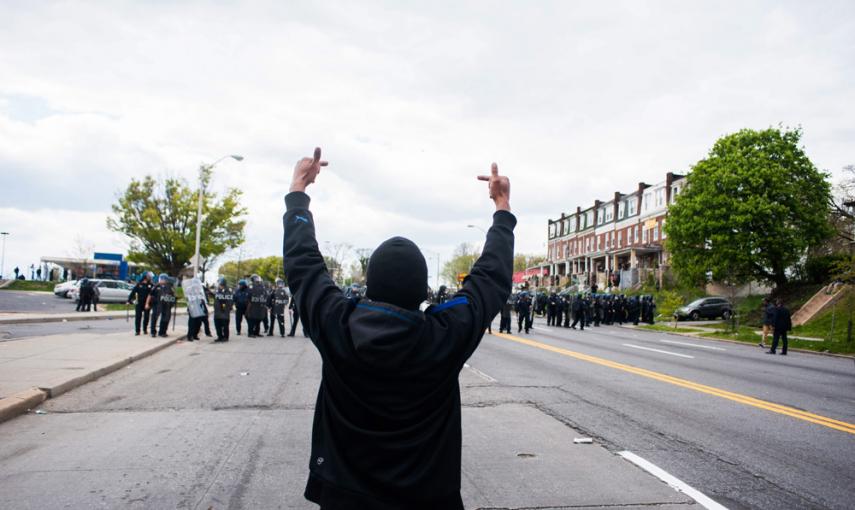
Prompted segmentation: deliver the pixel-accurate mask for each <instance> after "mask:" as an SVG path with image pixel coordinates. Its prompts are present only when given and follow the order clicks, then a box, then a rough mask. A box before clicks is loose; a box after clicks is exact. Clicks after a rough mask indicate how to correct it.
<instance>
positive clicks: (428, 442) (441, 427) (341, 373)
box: [283, 192, 516, 510]
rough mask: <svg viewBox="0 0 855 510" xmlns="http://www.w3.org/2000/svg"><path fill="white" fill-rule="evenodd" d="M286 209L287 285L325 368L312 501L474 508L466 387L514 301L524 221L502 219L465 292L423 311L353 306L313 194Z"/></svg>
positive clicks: (290, 200)
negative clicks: (332, 262) (319, 235)
mask: <svg viewBox="0 0 855 510" xmlns="http://www.w3.org/2000/svg"><path fill="white" fill-rule="evenodd" d="M285 204H286V206H287V212H286V213H285V217H284V219H283V223H284V229H285V238H284V249H283V255H284V269H285V275H286V276H287V277H288V285H289V286H290V287H291V293H292V295H293V296H294V300H295V302H296V303H297V308H298V309H299V310H300V315H301V319H303V321H304V324H305V326H306V329H307V330H308V332H309V336H310V337H311V339H312V342H313V343H314V344H315V346H316V347H317V349H318V351H319V352H320V354H321V359H322V360H323V369H322V380H321V385H320V388H319V389H318V398H317V402H316V404H315V418H314V423H313V427H312V454H311V458H310V460H309V470H310V473H309V481H308V484H307V486H306V493H305V496H306V498H307V499H309V500H310V501H314V502H315V503H318V504H320V505H321V507H322V508H324V509H339V508H347V509H357V508H371V509H384V510H385V509H390V510H391V509H404V508H407V509H417V508H450V509H453V508H463V505H462V502H461V499H460V450H461V425H460V387H459V385H458V382H457V377H458V374H459V372H460V370H461V369H462V368H463V364H464V362H465V361H466V360H467V359H468V358H469V356H471V355H472V353H473V352H474V351H475V349H476V348H477V347H478V344H479V343H480V341H481V337H482V336H483V335H484V330H485V328H486V327H487V324H489V322H490V321H491V320H492V318H493V317H495V316H496V314H497V313H498V312H499V310H500V309H501V307H502V305H503V304H504V303H505V301H506V300H507V298H508V295H509V293H510V289H511V276H512V272H513V252H514V235H513V228H514V226H515V225H516V218H515V217H514V216H513V215H512V214H511V213H509V212H507V211H498V212H496V213H495V214H494V215H493V226H492V227H491V228H490V230H489V232H488V233H487V240H486V242H485V244H484V250H483V252H482V254H481V258H479V259H478V262H476V263H475V265H474V266H473V268H472V271H471V272H470V275H469V276H468V277H467V278H466V280H465V281H464V283H463V288H462V289H461V290H460V292H458V293H457V294H456V295H455V296H453V297H452V299H450V300H448V301H447V302H445V303H443V304H442V305H436V306H432V307H430V308H428V309H427V311H426V312H424V313H422V312H420V311H412V310H405V309H402V308H399V307H396V306H394V305H391V304H388V303H381V302H375V301H370V300H365V299H363V300H359V299H348V298H345V297H344V295H343V293H342V291H341V289H339V288H338V287H337V286H336V285H335V283H334V282H333V281H332V279H331V278H330V276H329V273H328V272H327V268H326V266H325V265H324V260H323V256H322V255H321V253H320V251H319V250H318V244H317V241H316V239H315V227H314V220H313V218H312V214H311V212H309V210H308V208H309V197H308V195H306V194H305V193H300V192H295V193H290V194H288V195H287V196H286V197H285Z"/></svg>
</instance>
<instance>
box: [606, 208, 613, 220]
mask: <svg viewBox="0 0 855 510" xmlns="http://www.w3.org/2000/svg"><path fill="white" fill-rule="evenodd" d="M613 219H614V208H613V207H606V221H612V220H613Z"/></svg>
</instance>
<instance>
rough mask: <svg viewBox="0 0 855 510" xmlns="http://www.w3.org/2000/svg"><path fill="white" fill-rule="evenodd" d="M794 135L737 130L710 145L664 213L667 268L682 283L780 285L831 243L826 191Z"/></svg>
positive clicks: (796, 132)
mask: <svg viewBox="0 0 855 510" xmlns="http://www.w3.org/2000/svg"><path fill="white" fill-rule="evenodd" d="M801 136H802V132H801V130H800V129H794V130H787V129H773V128H770V129H766V130H763V131H754V130H750V129H744V130H742V131H739V132H738V133H734V134H731V135H727V136H724V137H722V138H720V139H719V140H718V141H716V143H715V145H714V146H713V148H712V149H711V150H710V152H709V155H708V156H707V158H706V159H703V160H701V161H699V162H698V163H697V164H696V165H695V166H694V168H692V172H691V173H690V174H689V176H688V186H687V188H686V190H685V191H684V192H683V193H681V194H680V195H679V197H678V200H677V201H676V203H674V204H673V205H672V206H671V207H670V209H669V211H668V219H667V222H666V225H665V232H666V233H667V234H668V239H667V241H666V244H667V247H668V250H669V251H670V252H671V262H672V264H673V266H674V269H675V270H676V271H677V274H678V275H679V276H680V278H681V279H683V280H684V281H685V282H687V283H699V282H702V281H703V280H704V279H705V277H706V274H707V272H708V271H711V272H712V277H713V279H715V280H719V281H727V282H728V283H730V284H736V283H741V282H745V281H748V280H765V281H769V282H772V283H774V284H775V285H776V286H781V285H784V284H785V283H786V281H787V270H788V269H789V268H791V267H792V266H793V265H795V264H796V263H797V262H798V261H799V259H800V258H801V257H802V256H803V255H804V253H805V252H806V250H807V249H808V248H810V247H812V246H815V245H817V244H818V243H820V242H822V241H823V240H824V239H825V238H827V237H828V236H829V235H831V233H832V231H831V228H830V225H829V221H828V217H829V200H830V186H829V184H828V182H827V181H826V178H827V177H828V175H827V174H825V173H823V172H820V171H818V170H817V169H816V167H815V166H814V165H813V163H812V162H811V161H810V159H808V157H807V155H806V154H805V152H804V150H803V148H802V147H800V146H799V140H800V139H801Z"/></svg>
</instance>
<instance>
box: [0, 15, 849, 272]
mask: <svg viewBox="0 0 855 510" xmlns="http://www.w3.org/2000/svg"><path fill="white" fill-rule="evenodd" d="M853 62H855V3H853V2H848V1H841V2H825V1H819V2H781V1H769V2H766V1H750V2H701V1H698V2H685V1H682V2H676V1H674V2H667V1H658V2H641V1H628V2H609V3H608V4H606V3H605V2H567V1H562V2H532V1H518V2H502V1H489V2H487V1H484V2H459V1H456V2H451V1H449V2H444V1H437V2H376V3H375V2H278V1H270V2H261V1H259V2H242V1H219V2H181V1H169V2H166V1H149V2H131V1H127V2H119V1H112V2H94V1H93V2H76V1H63V2H49V1H44V2H2V3H0V230H2V231H6V232H9V233H10V235H9V236H8V237H7V240H6V252H5V270H6V274H9V273H10V272H11V269H12V268H13V267H15V266H18V267H21V268H22V269H23V268H28V267H29V265H30V264H32V263H36V264H37V263H38V260H39V258H40V257H41V256H70V255H75V254H77V253H78V252H80V251H81V250H89V249H95V250H98V251H109V252H124V251H125V250H126V249H127V239H125V238H123V237H122V236H121V235H118V234H115V233H113V232H110V231H109V230H108V229H107V227H106V218H107V216H108V215H109V214H110V206H111V204H113V203H114V202H115V201H116V196H117V195H118V193H119V192H120V191H121V190H123V189H124V187H125V186H127V184H128V182H129V181H130V180H131V179H133V178H139V177H141V176H143V175H146V174H151V175H155V176H178V177H184V178H186V179H188V180H190V181H192V180H193V179H194V176H195V175H196V172H197V169H198V167H199V165H200V164H201V163H210V162H212V161H214V160H216V159H218V158H220V157H221V156H223V155H226V154H240V155H242V156H243V157H244V158H245V159H244V160H243V161H242V162H236V161H233V160H226V161H223V162H222V163H220V164H219V165H218V166H217V168H216V169H215V173H214V177H213V184H212V189H213V190H214V191H220V192H221V191H223V190H225V189H226V188H229V187H237V188H239V189H241V190H243V192H244V202H245V205H246V206H247V208H248V210H249V214H248V216H247V218H246V219H247V229H246V239H247V241H246V244H245V246H244V249H243V252H242V256H243V257H252V256H266V255H273V254H280V253H281V244H282V224H281V217H282V214H283V213H284V202H283V196H284V195H285V194H286V193H287V190H288V186H289V182H290V176H291V171H292V169H293V166H294V163H295V162H296V161H297V159H298V158H300V157H302V156H308V155H311V152H312V149H313V148H314V147H315V146H320V147H322V148H323V154H324V159H327V160H328V161H329V162H330V166H329V167H327V168H325V169H324V170H323V172H322V173H321V175H320V176H319V178H318V180H317V182H316V183H315V184H314V185H312V186H311V187H310V188H309V194H310V195H311V196H312V206H311V208H312V210H313V212H314V215H315V222H316V226H317V234H318V238H319V241H321V245H322V248H323V246H324V245H325V244H324V243H329V245H330V246H332V245H335V244H342V243H347V244H350V245H352V246H353V247H354V249H357V248H373V247H375V246H376V245H378V244H379V243H380V242H382V241H383V240H384V239H387V238H389V237H392V236H394V235H403V236H406V237H409V238H410V239H412V240H413V241H415V242H416V243H417V244H419V246H420V247H422V249H423V250H424V252H425V255H426V257H427V258H428V267H429V268H430V273H431V275H430V276H431V279H433V278H434V273H435V271H436V269H435V268H436V256H437V254H438V255H439V258H440V261H441V262H444V261H446V260H448V258H449V257H450V256H451V253H452V251H453V250H454V248H455V246H457V245H459V244H460V243H463V242H467V243H472V244H476V245H477V244H481V243H482V242H483V237H484V234H483V233H482V232H481V231H479V230H478V229H475V228H467V225H475V226H477V227H480V228H482V229H486V228H488V227H489V225H490V222H491V214H492V211H493V207H492V203H491V202H490V200H489V198H488V196H487V189H486V184H485V183H483V182H479V181H477V180H476V176H477V175H478V174H482V173H487V172H488V171H489V168H490V163H491V162H493V161H495V162H497V163H498V166H499V171H500V173H502V174H505V175H507V176H508V177H509V178H510V180H511V207H512V209H513V212H514V213H515V214H516V216H517V218H518V221H519V223H518V225H517V228H516V251H517V252H523V253H530V254H541V255H545V252H546V233H547V220H548V219H549V218H554V217H558V216H560V214H561V213H562V212H568V211H573V210H575V209H576V206H577V205H582V206H588V205H591V204H592V203H593V201H594V200H595V199H608V198H609V197H611V196H612V195H613V194H614V192H615V191H623V192H631V191H633V190H635V189H636V187H637V183H638V182H640V181H644V182H648V183H656V182H659V181H662V180H664V176H665V173H666V172H668V171H674V172H677V173H684V172H686V171H688V170H689V169H690V168H691V166H692V165H693V164H694V163H695V162H697V161H698V160H700V159H702V158H703V157H704V156H705V155H706V154H707V152H708V151H709V149H710V148H711V147H712V145H713V143H714V142H715V140H716V139H717V138H719V137H720V136H722V135H725V134H728V133H732V132H735V131H737V130H739V129H742V128H753V129H764V128H767V127H769V126H778V125H783V126H801V128H802V129H803V131H804V137H803V143H804V146H805V149H806V151H807V153H808V156H809V157H810V158H811V159H812V160H813V162H814V164H815V165H816V166H817V167H818V168H820V169H822V170H826V171H828V172H829V173H831V174H832V180H834V179H836V178H839V175H840V170H841V169H842V167H844V166H845V165H849V164H855V153H853V141H855V86H853V83H855V66H853V65H852V63H853ZM237 257H238V252H237V251H235V252H230V253H227V254H225V255H223V256H222V257H221V258H220V260H221V261H226V260H232V259H236V258H237ZM28 276H29V275H28Z"/></svg>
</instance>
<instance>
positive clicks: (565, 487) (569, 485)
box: [0, 320, 855, 509]
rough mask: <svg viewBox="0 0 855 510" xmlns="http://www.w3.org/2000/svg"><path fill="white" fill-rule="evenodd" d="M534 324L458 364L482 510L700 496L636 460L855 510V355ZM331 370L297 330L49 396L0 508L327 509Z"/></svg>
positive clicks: (186, 347)
mask: <svg viewBox="0 0 855 510" xmlns="http://www.w3.org/2000/svg"><path fill="white" fill-rule="evenodd" d="M101 322H114V323H119V321H101ZM122 322H123V321H122ZM68 326H69V325H68V324H66V327H68ZM494 326H495V325H494ZM535 326H536V329H535V330H534V331H533V332H532V334H531V335H525V334H522V335H516V334H514V335H510V336H508V335H501V336H500V335H493V336H491V335H486V336H485V338H484V341H483V343H482V345H481V347H480V348H479V349H478V351H477V352H476V354H475V355H474V356H473V357H472V359H471V360H470V361H469V364H468V367H467V368H465V369H464V370H463V372H461V377H460V379H461V387H462V398H463V404H464V413H463V421H464V423H463V436H464V448H463V489H462V491H463V496H464V502H465V503H466V506H467V508H531V507H537V508H554V507H562V506H581V507H585V506H589V507H597V506H603V505H612V506H615V505H617V506H624V507H630V508H631V507H633V505H639V506H641V505H645V506H647V505H658V506H659V507H662V508H683V507H684V506H686V505H688V504H689V503H691V500H690V499H688V498H687V497H686V496H685V495H684V494H681V493H678V492H676V491H674V490H673V489H671V488H669V487H668V486H667V485H665V484H664V483H662V482H660V481H659V480H658V479H657V478H655V477H653V476H652V475H650V474H649V473H647V472H646V471H643V470H642V469H639V468H637V467H636V466H634V465H632V464H630V463H629V462H627V461H626V460H623V459H622V458H621V457H620V456H619V455H618V454H623V455H626V454H625V453H623V452H631V454H634V455H635V456H638V457H641V458H642V459H644V460H646V461H648V462H649V463H652V464H654V465H655V466H658V467H659V468H661V469H663V470H665V471H667V472H668V473H669V474H670V475H672V476H674V477H676V478H678V479H680V480H682V481H683V482H685V483H687V484H688V485H689V486H691V487H693V488H695V489H697V490H698V491H700V492H701V493H703V494H704V495H706V496H709V497H711V498H713V499H714V500H715V501H716V502H717V503H719V504H721V505H723V506H724V507H727V508H732V509H733V508H768V509H778V508H848V507H851V501H852V498H853V486H855V467H853V464H852V462H851V459H852V458H853V454H855V426H853V425H850V424H851V423H853V422H855V405H853V404H855V400H853V397H852V395H853V393H852V389H853V376H855V366H853V362H852V360H851V359H843V358H832V357H824V356H817V355H808V354H799V353H792V354H791V355H790V356H788V357H786V358H785V357H781V356H774V357H773V356H766V355H763V354H762V352H761V351H760V349H759V348H756V347H755V348H752V347H751V346H745V345H735V344H731V343H723V342H714V341H700V340H695V339H686V338H684V337H679V336H675V335H667V334H662V333H652V332H646V331H640V330H632V329H626V328H618V327H601V328H596V329H595V330H593V331H591V330H586V331H584V332H577V331H572V330H564V329H561V328H549V327H546V326H545V325H544V324H543V322H542V321H540V320H538V321H536V324H535ZM24 327H26V326H24V325H20V326H14V325H10V326H6V328H7V329H12V330H14V329H15V328H24ZM494 331H495V330H494ZM92 332H93V331H89V333H92ZM105 333H106V332H105ZM12 334H13V335H14V334H15V332H14V331H13V332H12ZM14 342H16V340H14V339H12V340H8V341H7V343H14ZM521 342H525V343H521ZM319 365H320V359H319V356H318V355H317V353H316V351H315V349H314V348H313V347H312V346H311V344H310V342H309V341H308V340H307V339H304V338H301V337H299V336H298V337H297V338H280V337H278V336H275V337H270V338H260V339H247V338H246V337H245V336H236V337H233V341H232V342H230V343H228V344H213V343H210V342H209V341H203V342H197V343H186V342H182V343H179V344H177V345H174V346H172V347H168V348H166V349H164V350H162V351H160V352H158V353H156V354H154V355H152V356H151V357H149V358H146V359H142V360H140V361H138V362H136V363H133V364H131V365H129V366H127V367H125V368H123V369H121V370H118V371H116V372H114V373H112V374H110V375H106V376H104V377H102V378H100V379H98V380H95V381H93V382H91V383H88V384H85V385H83V386H81V387H79V388H77V389H74V390H72V391H70V392H68V393H65V394H63V395H60V396H59V397H58V398H55V399H51V400H48V401H46V402H45V403H44V404H43V405H42V406H41V409H43V410H44V411H46V413H47V414H38V415H37V414H33V413H30V414H27V415H25V416H21V417H19V418H15V419H13V420H11V421H8V422H6V423H2V424H0V459H2V462H0V507H3V508H16V509H17V508H80V507H87V508H118V507H121V508H125V507H127V508H313V505H311V504H309V503H307V502H305V501H304V500H303V499H302V490H303V485H304V483H305V478H306V474H307V462H308V446H309V439H310V431H311V417H312V409H313V405H314V399H315V395H316V391H317V385H318V382H319V372H320V370H319V369H320V366H319ZM634 370H637V371H639V373H634V372H633V371H634ZM642 374H643V375H642ZM674 378H679V379H674ZM681 381H688V382H692V383H695V384H697V385H698V386H692V385H690V384H688V383H683V382H681ZM676 382H680V384H676ZM699 385H704V386H699ZM687 386H690V387H687ZM709 388H714V389H715V390H717V391H713V390H711V389H709ZM701 390H704V391H701ZM722 395H724V396H722ZM733 395H737V396H738V398H737V397H735V396H733ZM743 397H745V399H746V400H743ZM748 397H753V398H754V399H759V400H758V401H757V402H754V401H751V400H747V398H748ZM745 402H750V405H749V404H748V403H745ZM759 402H763V403H759ZM776 406H786V407H776ZM790 408H792V409H793V411H788V410H787V409H790ZM798 411H802V412H804V411H807V412H810V413H811V415H809V416H808V415H802V414H799V412H798ZM814 415H815V416H818V417H821V418H832V419H835V420H838V421H839V423H841V424H842V425H837V428H832V427H830V426H828V425H834V424H835V423H838V422H831V421H826V420H824V419H813V418H810V416H814ZM806 418H810V419H812V420H814V421H807V420H806ZM816 422H820V423H816ZM578 437H592V438H593V439H594V443H595V444H594V445H574V444H573V440H574V439H575V438H578ZM603 447H604V448H603Z"/></svg>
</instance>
